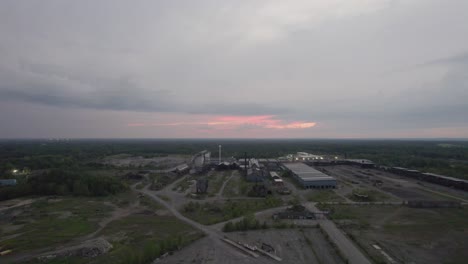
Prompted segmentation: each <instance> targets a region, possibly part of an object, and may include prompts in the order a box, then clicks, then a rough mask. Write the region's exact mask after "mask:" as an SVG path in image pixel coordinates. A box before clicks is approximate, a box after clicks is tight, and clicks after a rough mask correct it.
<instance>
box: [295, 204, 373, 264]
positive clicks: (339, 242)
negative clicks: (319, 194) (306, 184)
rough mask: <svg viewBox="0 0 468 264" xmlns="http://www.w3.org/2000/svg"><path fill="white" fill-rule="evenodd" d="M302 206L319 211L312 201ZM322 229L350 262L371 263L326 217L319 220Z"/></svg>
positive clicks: (358, 263)
mask: <svg viewBox="0 0 468 264" xmlns="http://www.w3.org/2000/svg"><path fill="white" fill-rule="evenodd" d="M304 206H305V207H306V208H307V209H308V210H310V211H311V212H319V211H320V210H319V209H318V208H317V207H315V205H314V204H313V203H304ZM319 224H320V226H321V227H322V229H323V230H324V231H325V232H326V233H327V234H328V236H329V237H330V239H331V240H332V241H333V242H334V243H335V244H336V246H337V247H338V249H339V250H340V252H342V253H343V255H344V256H345V257H346V259H348V261H349V263H351V264H371V262H370V261H369V260H368V259H367V257H366V256H365V255H364V254H363V253H362V252H361V251H360V250H359V249H358V248H357V247H356V246H355V245H354V244H353V242H352V241H351V240H349V238H348V237H347V236H346V235H345V234H344V233H343V232H342V231H341V230H340V229H339V228H338V227H337V226H336V225H335V223H333V222H332V221H330V220H328V219H327V218H323V219H322V220H320V221H319Z"/></svg>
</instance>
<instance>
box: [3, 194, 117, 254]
mask: <svg viewBox="0 0 468 264" xmlns="http://www.w3.org/2000/svg"><path fill="white" fill-rule="evenodd" d="M112 210H113V208H112V207H111V206H108V205H105V204H104V203H103V202H102V201H100V200H99V199H95V200H93V199H91V198H77V197H75V198H70V197H67V198H60V199H57V200H49V201H48V200H46V199H40V200H38V201H36V202H35V203H33V204H32V205H31V206H29V207H25V208H23V209H20V210H18V214H17V215H16V216H15V217H14V218H13V220H12V221H8V219H2V221H1V222H2V227H3V228H2V233H1V235H2V237H3V236H8V235H13V234H20V235H19V236H17V237H14V238H11V239H7V240H4V241H2V242H1V245H3V246H4V247H5V248H11V249H13V250H14V251H17V252H22V251H27V250H30V249H35V248H40V247H44V246H54V245H58V244H61V243H66V242H68V241H71V240H72V239H74V238H76V237H79V236H83V235H86V234H89V233H92V232H93V231H95V230H97V228H98V222H99V220H100V219H102V218H104V217H107V216H109V214H110V212H112ZM7 225H8V226H9V228H12V230H14V231H13V232H8V229H9V228H8V227H7ZM15 226H16V227H15ZM17 227H19V228H17Z"/></svg>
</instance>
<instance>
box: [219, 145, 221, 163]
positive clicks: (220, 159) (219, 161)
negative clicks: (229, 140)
mask: <svg viewBox="0 0 468 264" xmlns="http://www.w3.org/2000/svg"><path fill="white" fill-rule="evenodd" d="M219 163H221V145H219Z"/></svg>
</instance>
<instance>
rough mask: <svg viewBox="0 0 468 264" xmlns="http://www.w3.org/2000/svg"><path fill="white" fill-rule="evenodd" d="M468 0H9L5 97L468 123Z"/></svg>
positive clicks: (3, 19) (0, 15) (414, 123)
mask: <svg viewBox="0 0 468 264" xmlns="http://www.w3.org/2000/svg"><path fill="white" fill-rule="evenodd" d="M330 3H331V4H330ZM30 6H33V7H32V8H31V7H30ZM330 6H333V8H329V7H330ZM467 8H468V2H466V1H435V0H427V1H381V2H379V1H363V2H360V3H352V4H350V3H349V1H339V0H323V1H294V2H291V3H289V2H285V1H255V2H252V1H236V3H235V4H230V3H225V2H222V1H197V2H196V3H194V2H193V1H183V2H174V1H137V2H133V1H132V2H129V1H99V2H96V1H40V3H39V2H37V1H14V0H5V1H2V2H1V3H0V36H1V37H2V41H1V42H0V58H1V60H0V103H4V102H5V101H10V102H13V101H14V102H16V101H23V102H28V103H29V104H30V105H33V104H40V105H48V106H56V107H60V108H62V109H65V108H68V110H70V109H74V110H76V111H78V110H77V109H79V110H85V109H93V110H94V111H96V112H99V111H105V110H119V111H121V112H125V111H130V112H131V111H133V112H136V113H135V115H138V114H140V113H142V112H144V113H143V114H146V113H153V112H154V113H168V112H175V113H187V114H193V115H196V114H222V115H278V116H279V118H281V119H282V120H291V121H296V120H301V121H312V122H318V123H319V124H324V125H328V126H329V127H333V129H336V130H337V131H346V130H347V129H350V128H351V127H352V128H353V129H355V131H358V130H361V131H366V129H368V128H373V127H382V129H384V128H387V129H388V130H389V131H390V130H392V129H395V128H399V129H404V128H407V127H415V128H420V129H425V128H428V127H431V126H433V125H434V124H438V125H444V126H451V125H459V124H462V123H464V122H465V123H466V120H465V118H464V115H465V113H466V112H467V107H466V106H467V105H468V104H466V102H465V101H466V98H468V94H467V91H468V77H467V73H468V66H467V65H468V53H467V50H466V47H467V46H468V35H466V34H463V33H464V32H468V20H467V17H466V14H465V13H466V11H465V10H467ZM412 65H417V66H416V67H413V66H412ZM394 69H400V70H398V71H395V70H394ZM31 109H33V107H32V106H31ZM2 115H9V114H7V113H6V112H4V113H2ZM13 118H14V116H13V115H11V116H9V119H13ZM5 119H8V118H5ZM135 119H137V118H135ZM330 129H331V128H330ZM325 136H326V135H325Z"/></svg>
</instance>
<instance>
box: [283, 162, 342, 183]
mask: <svg viewBox="0 0 468 264" xmlns="http://www.w3.org/2000/svg"><path fill="white" fill-rule="evenodd" d="M283 166H284V167H286V169H288V170H289V171H291V173H292V175H293V177H294V178H295V179H296V180H297V181H298V182H299V183H300V184H301V185H302V186H303V187H304V188H307V189H311V188H315V189H328V188H336V179H335V178H333V177H331V176H328V175H326V174H324V173H323V172H320V171H318V170H316V169H314V168H312V167H309V166H307V165H306V164H304V163H284V164H283Z"/></svg>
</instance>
